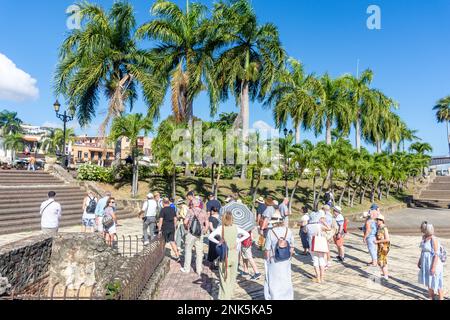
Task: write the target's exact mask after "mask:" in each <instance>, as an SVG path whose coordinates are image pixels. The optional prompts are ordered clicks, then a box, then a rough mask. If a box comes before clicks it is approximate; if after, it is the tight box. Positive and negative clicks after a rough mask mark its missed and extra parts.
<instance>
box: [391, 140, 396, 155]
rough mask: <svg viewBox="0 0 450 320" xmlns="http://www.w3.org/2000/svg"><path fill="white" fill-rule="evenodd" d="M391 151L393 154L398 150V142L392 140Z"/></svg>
mask: <svg viewBox="0 0 450 320" xmlns="http://www.w3.org/2000/svg"><path fill="white" fill-rule="evenodd" d="M391 152H392V154H394V153H396V152H397V142H394V141H392V142H391Z"/></svg>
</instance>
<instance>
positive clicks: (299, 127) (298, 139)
mask: <svg viewBox="0 0 450 320" xmlns="http://www.w3.org/2000/svg"><path fill="white" fill-rule="evenodd" d="M301 127H302V124H301V122H300V123H299V125H298V126H297V127H296V128H295V143H296V144H300V142H301V137H300V132H301ZM449 138H450V137H449ZM449 145H450V142H449Z"/></svg>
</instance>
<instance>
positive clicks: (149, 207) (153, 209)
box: [139, 193, 158, 246]
mask: <svg viewBox="0 0 450 320" xmlns="http://www.w3.org/2000/svg"><path fill="white" fill-rule="evenodd" d="M157 211H158V204H157V202H156V200H155V196H154V195H153V194H152V193H149V194H148V195H147V201H145V202H144V204H143V205H142V209H141V212H140V213H139V217H140V218H141V219H142V221H143V231H142V232H143V234H144V246H148V245H149V244H150V240H153V239H155V238H156V217H157V214H158V213H157ZM149 230H150V231H149ZM149 233H150V235H149ZM149 239H150V240H149Z"/></svg>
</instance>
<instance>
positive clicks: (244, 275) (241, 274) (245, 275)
mask: <svg viewBox="0 0 450 320" xmlns="http://www.w3.org/2000/svg"><path fill="white" fill-rule="evenodd" d="M239 275H240V276H241V277H247V276H249V274H248V273H247V272H244V271H242V270H241V271H239Z"/></svg>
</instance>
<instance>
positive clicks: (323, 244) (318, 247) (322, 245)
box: [311, 233, 329, 253]
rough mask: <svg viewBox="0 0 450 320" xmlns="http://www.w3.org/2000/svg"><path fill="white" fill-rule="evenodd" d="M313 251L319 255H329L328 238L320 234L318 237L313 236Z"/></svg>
mask: <svg viewBox="0 0 450 320" xmlns="http://www.w3.org/2000/svg"><path fill="white" fill-rule="evenodd" d="M311 251H312V252H319V253H328V251H329V249H328V241H327V238H326V237H324V236H323V235H322V233H319V234H318V235H316V236H313V238H312V243H311Z"/></svg>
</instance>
